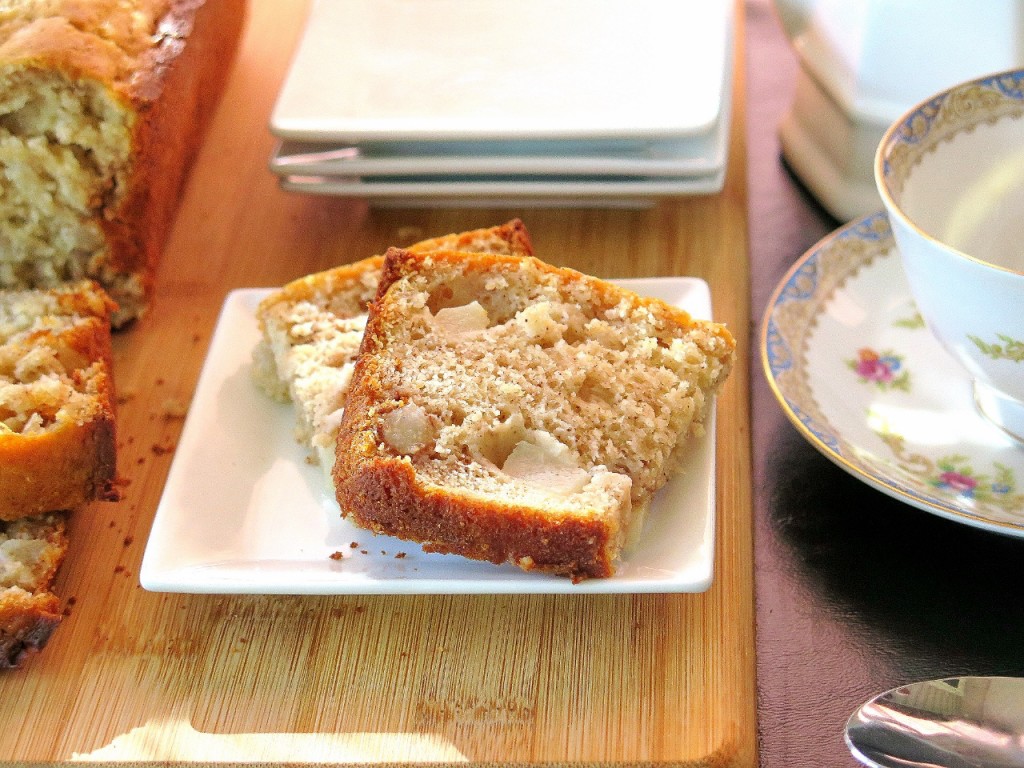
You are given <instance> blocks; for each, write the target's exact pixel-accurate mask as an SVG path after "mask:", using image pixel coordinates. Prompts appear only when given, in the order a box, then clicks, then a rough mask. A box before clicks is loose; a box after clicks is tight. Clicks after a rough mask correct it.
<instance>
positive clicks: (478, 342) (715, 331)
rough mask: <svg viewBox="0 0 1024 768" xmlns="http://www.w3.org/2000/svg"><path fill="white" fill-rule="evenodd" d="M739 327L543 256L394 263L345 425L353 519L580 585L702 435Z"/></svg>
mask: <svg viewBox="0 0 1024 768" xmlns="http://www.w3.org/2000/svg"><path fill="white" fill-rule="evenodd" d="M734 349H735V342H734V340H733V337H732V336H731V335H730V333H729V332H728V330H726V328H725V327H724V326H722V325H719V324H717V323H713V322H707V321H699V320H695V319H693V318H692V317H690V315H688V314H687V313H686V312H684V311H682V310H680V309H678V308H675V307H672V306H670V305H668V304H666V303H664V302H661V301H658V300H654V299H647V298H641V297H639V296H637V295H636V294H634V293H632V292H630V291H628V290H625V289H623V288H620V287H617V286H615V285H613V284H611V283H608V282H604V281H602V280H598V279H596V278H592V277H588V276H585V275H582V274H580V273H578V272H575V271H572V270H569V269H559V268H556V267H553V266H550V265H548V264H545V263H543V262H541V261H539V260H537V259H535V258H529V257H516V256H502V255H482V254H472V253H460V252H453V251H436V252H427V253H412V252H410V251H407V250H399V249H392V250H390V251H389V252H388V253H387V256H386V259H385V264H384V268H383V272H382V276H381V281H380V285H379V288H378V294H377V298H376V300H375V301H374V303H373V304H371V305H370V311H369V317H368V321H367V324H366V330H365V333H364V336H363V342H362V347H361V349H360V353H359V357H358V358H357V362H356V366H355V370H354V372H353V376H352V383H351V387H350V389H349V393H348V400H347V403H346V407H345V412H344V416H343V418H342V423H341V427H340V430H339V437H338V443H337V457H336V461H335V465H334V481H335V487H336V491H337V498H338V502H339V504H340V506H341V511H342V514H343V515H346V516H347V517H349V518H350V519H351V520H353V521H354V522H355V523H357V524H358V525H360V526H363V527H366V528H369V529H372V530H374V531H377V532H380V533H385V534H389V535H392V536H397V537H400V538H402V539H406V540H411V541H417V542H421V543H422V545H423V547H424V549H425V550H427V551H433V552H447V553H455V554H459V555H463V556H466V557H469V558H474V559H479V560H487V561H491V562H494V563H504V562H512V563H515V564H517V565H519V566H520V567H522V568H524V569H528V570H529V569H538V570H542V571H548V572H552V573H556V574H563V575H567V576H570V577H573V578H574V579H581V578H586V577H603V576H609V575H611V574H613V572H614V569H615V563H616V559H617V558H618V556H619V554H620V551H621V549H622V546H623V542H624V541H625V540H626V536H627V532H628V530H629V528H630V525H631V523H632V522H633V521H634V519H635V518H637V517H638V515H639V513H640V512H641V511H642V510H643V509H644V508H645V507H646V505H647V504H648V502H649V501H650V499H651V497H652V495H653V494H654V493H655V491H657V490H658V489H659V488H660V487H661V486H662V485H663V484H664V483H665V481H666V480H667V478H668V477H669V476H670V474H671V473H672V472H673V470H674V468H675V466H676V463H677V461H678V456H679V452H680V451H681V450H685V446H686V444H687V443H688V441H690V440H691V439H692V438H693V437H694V436H697V435H701V434H702V432H703V429H704V421H705V417H706V415H707V413H708V410H709V408H710V405H711V403H712V399H713V395H714V394H715V392H716V391H717V389H718V388H719V387H720V386H721V384H722V382H723V381H724V380H725V378H726V376H727V375H728V372H729V370H730V368H731V366H732V364H733V357H734Z"/></svg>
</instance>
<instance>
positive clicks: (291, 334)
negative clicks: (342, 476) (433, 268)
mask: <svg viewBox="0 0 1024 768" xmlns="http://www.w3.org/2000/svg"><path fill="white" fill-rule="evenodd" d="M439 248H449V249H462V250H474V251H483V252H486V253H507V254H522V255H529V254H531V253H532V252H533V251H532V246H531V245H530V238H529V234H528V233H527V231H526V227H525V226H524V225H523V223H522V222H521V221H518V220H513V221H510V222H508V223H506V224H502V225H500V226H496V227H489V228H487V229H476V230H472V231H469V232H460V233H457V234H452V235H445V236H443V237H438V238H433V239H431V240H424V241H423V242H420V243H417V244H416V245H413V246H411V247H410V250H412V251H417V252H418V251H432V250H437V249H439ZM383 263H384V258H383V257H382V256H373V257H371V258H368V259H364V260H362V261H359V262H356V263H355V264H347V265H345V266H341V267H336V268H334V269H329V270H327V271H325V272H318V273H316V274H313V275H309V276H307V277H303V278H300V279H298V280H295V281H294V282H291V283H289V284H288V285H286V286H284V287H283V288H282V289H281V290H279V291H276V292H275V293H273V294H271V295H270V296H268V297H267V298H266V299H264V300H263V302H261V304H260V306H259V308H258V309H257V312H256V317H257V320H258V322H259V326H260V331H261V333H262V339H261V341H260V343H259V344H258V345H257V347H256V350H255V351H254V354H253V375H254V377H255V379H256V382H257V383H258V384H259V385H260V387H261V388H262V389H263V390H264V391H266V392H267V394H269V395H270V396H271V397H274V398H275V399H277V400H280V401H282V402H287V401H289V400H290V401H292V402H293V403H294V405H295V409H296V412H297V415H298V424H297V427H296V432H295V434H296V439H297V440H298V441H299V442H301V443H304V444H305V445H306V446H307V447H309V448H310V449H311V452H310V460H311V461H313V462H317V463H319V464H320V465H321V466H322V467H323V468H324V470H325V472H326V473H327V474H328V475H330V470H331V466H332V465H333V464H334V444H335V442H336V440H337V431H338V425H339V424H340V422H341V414H342V411H343V408H344V405H345V395H346V393H347V391H348V383H349V380H350V378H351V376H352V361H353V359H354V358H355V356H356V353H357V352H358V351H359V344H360V342H361V341H362V338H363V327H364V325H365V324H366V307H367V305H368V304H369V303H370V301H371V300H372V299H373V297H374V296H375V295H376V292H377V282H378V279H379V277H380V269H381V266H382V264H383Z"/></svg>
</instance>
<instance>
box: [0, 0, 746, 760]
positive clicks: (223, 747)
mask: <svg viewBox="0 0 1024 768" xmlns="http://www.w3.org/2000/svg"><path fill="white" fill-rule="evenodd" d="M305 7H306V6H305V3H304V2H299V1H298V0H253V4H252V6H251V13H250V19H249V22H248V27H247V31H246V36H245V39H244V42H243V47H242V49H241V52H240V55H239V58H238V61H237V63H236V65H235V69H234V72H233V76H232V79H231V82H230V84H229V88H228V91H227V93H226V95H225V98H224V101H223V103H222V105H221V108H220V110H219V112H218V115H217V118H216V120H215V122H214V124H213V126H212V129H211V133H210V135H209V138H208V141H207V143H206V145H205V147H204V150H203V152H202V154H201V156H200V159H199V163H198V165H197V167H196V169H195V171H194V173H193V174H192V177H191V180H190V183H189V186H188V188H187V191H186V194H185V197H184V199H183V201H182V206H181V209H180V213H179V217H178V220H177V224H176V227H175V229H174V232H173V235H172V238H171V241H170V243H169V245H168V248H167V251H166V253H165V257H164V260H163V263H162V265H161V270H160V274H159V280H158V288H157V296H156V303H155V306H154V308H153V310H152V312H151V313H150V314H149V315H148V316H147V317H146V318H145V320H143V321H142V322H141V323H139V324H138V325H137V326H136V327H134V328H132V329H131V330H129V331H128V332H126V333H123V334H121V335H119V336H118V338H117V339H116V343H115V347H116V349H115V358H116V359H115V366H116V376H117V384H118V388H119V392H120V395H121V404H120V410H119V449H120V454H119V465H120V471H121V474H122V475H123V476H124V477H125V478H126V479H127V481H128V485H127V486H126V487H125V489H124V491H125V494H124V495H125V498H124V500H123V501H121V502H120V503H117V504H96V505H94V506H92V507H90V508H88V509H86V510H82V511H81V512H79V513H77V514H76V515H75V516H74V518H73V521H72V530H71V535H72V549H71V553H70V555H69V558H68V560H67V562H66V564H65V566H64V568H63V570H62V572H61V575H60V577H59V581H58V585H57V589H58V594H60V595H62V596H63V597H64V598H65V599H66V600H67V602H68V615H67V618H66V619H65V621H64V622H63V624H62V626H61V627H59V628H58V630H57V632H56V633H55V635H54V637H53V639H52V640H51V642H50V644H49V646H48V647H47V648H46V650H45V651H44V652H43V653H42V654H41V655H39V656H37V657H36V658H35V659H33V660H32V661H31V662H30V663H29V664H28V665H27V666H25V667H24V668H23V669H20V670H16V671H13V672H11V673H7V674H4V675H3V676H0V711H2V712H3V713H4V715H5V722H7V723H8V724H9V726H8V727H6V728H3V729H0V758H2V759H13V760H27V761H55V762H59V761H64V760H70V759H71V758H72V757H73V756H75V755H78V756H90V755H91V756H93V757H107V758H108V759H109V758H117V759H125V760H151V759H159V760H186V761H187V760H228V761H239V762H244V761H250V760H256V761H261V760H262V761H268V762H279V761H285V760H287V761H308V762H342V761H361V762H373V761H392V762H393V761H415V762H458V761H464V760H470V761H473V762H497V761H501V762H515V763H535V762H574V763H615V762H637V761H638V762H658V763H677V764H694V765H709V766H710V765H714V766H733V765H735V766H754V765H755V764H756V762H757V759H756V745H755V722H754V720H755V692H754V685H755V683H754V657H753V652H754V627H753V613H754V611H753V584H752V581H753V566H752V558H751V552H752V541H751V535H752V534H751V531H752V521H751V471H750V442H749V413H748V369H747V364H746V361H747V360H748V359H749V358H748V355H749V349H748V335H749V333H748V323H749V320H750V318H749V286H748V264H747V239H746V238H747V235H746V182H745V148H744V131H743V124H744V110H743V93H744V89H743V82H742V81H743V78H742V72H743V64H742V60H741V59H740V60H739V61H738V62H737V67H736V71H737V82H736V86H735V88H734V92H735V94H737V95H736V97H735V106H734V111H733V125H734V128H733V132H732V146H731V159H730V167H729V173H728V179H727V182H726V188H725V190H724V191H723V192H722V193H721V194H718V195H713V196H708V197H701V198H681V199H672V200H665V201H661V202H659V203H658V204H657V205H655V206H654V207H652V208H650V209H649V210H643V211H619V210H610V211H609V210H587V209H582V210H574V209H550V210H517V209H514V208H508V209H490V210H375V209H371V208H368V207H367V206H366V205H365V204H363V203H361V202H358V201H352V200H342V199H335V198H327V197H311V196H310V197H303V196H299V195H294V194H287V193H284V192H282V191H280V190H279V189H278V187H277V186H276V183H275V179H274V178H273V177H272V175H271V174H270V173H269V172H268V171H267V169H266V163H267V158H268V157H269V154H270V152H271V149H272V144H273V142H272V139H271V137H270V136H269V134H268V132H267V128H266V126H267V120H268V116H269V114H270V110H271V107H272V105H273V101H274V99H275V96H276V93H277V90H278V88H279V86H280V83H281V79H282V76H283V73H284V71H285V69H286V67H287V64H288V61H289V58H290V55H291V51H292V48H293V46H294V43H295V40H296V37H297V34H298V32H299V29H300V27H301V23H302V20H303V18H304V13H305ZM739 10H740V12H741V13H742V4H740V9H739ZM741 21H742V19H741ZM736 39H737V40H740V41H742V40H743V30H742V24H741V26H740V28H739V29H738V30H737V33H736ZM512 216H521V217H522V218H523V219H524V220H525V221H526V224H527V226H528V227H529V229H530V231H531V233H532V234H533V237H534V243H535V246H536V249H537V252H538V255H539V256H541V258H544V259H545V260H548V261H550V262H552V263H556V264H559V265H565V266H571V267H574V268H576V269H580V270H583V271H586V272H590V273H592V274H595V275H598V276H604V277H631V276H655V275H697V276H700V277H703V278H705V279H706V280H707V281H708V282H709V284H710V285H711V288H712V294H713V300H714V305H715V314H716V319H720V320H723V321H725V322H726V323H728V324H729V325H730V327H731V328H732V329H733V331H734V333H735V335H736V336H737V338H738V340H739V355H740V357H739V361H740V362H739V364H738V365H737V366H736V369H735V371H734V373H733V374H732V376H731V378H730V380H729V382H728V383H727V385H726V387H725V390H724V392H723V394H722V395H721V396H720V398H719V402H718V408H719V420H718V430H719V434H718V485H717V488H718V491H717V492H718V521H719V524H718V533H717V551H716V573H715V580H714V583H713V586H712V588H711V589H710V590H709V591H708V592H707V593H704V594H700V595H640V596H630V595H624V596H622V595H619V596H572V595H569V596H442V597H422V596H353V597H265V596H205V595H173V594H154V593H149V592H146V591H144V590H142V589H141V587H140V586H139V584H138V571H139V565H140V562H141V559H142V552H143V549H144V546H145V541H146V537H147V535H148V532H149V527H150V524H151V522H152V519H153V514H154V511H155V509H156V506H157V502H158V500H159V497H160V493H161V490H162V487H163V483H164V481H165V479H166V476H167V471H168V468H169V466H170V462H171V460H172V457H173V451H174V446H175V443H176V441H177V438H178V435H179V433H180V430H181V419H180V418H176V417H173V416H171V415H169V413H171V412H173V411H174V408H173V407H172V406H173V405H174V404H175V403H187V402H188V400H189V398H190V397H191V394H192V392H193V389H194V387H195V383H196V379H197V377H198V374H199V369H200V366H201V364H202V361H203V358H204V355H205V352H206V348H207V345H208V343H209V340H210V335H211V332H212V329H213V326H214V323H215V321H216V317H217V312H218V310H219V308H220V305H221V302H222V301H223V299H224V296H225V294H226V292H227V291H228V290H230V289H233V288H236V287H244V286H271V285H279V284H281V283H283V282H285V281H287V280H290V279H292V278H295V277H297V276H300V275H303V274H306V273H309V272H312V271H315V270H319V269H323V268H326V267H329V266H333V265H335V264H338V263H343V262H350V261H354V260H357V259H360V258H363V257H364V256H367V255H370V254H372V253H379V252H382V251H383V249H384V248H386V247H387V246H388V245H405V244H409V243H412V242H414V241H416V240H419V239H422V238H424V237H427V236H433V235H440V234H444V233H447V232H453V231H459V230H464V229H470V228H474V227H481V226H488V225H491V224H493V223H498V222H501V221H504V220H506V219H508V218H510V217H512Z"/></svg>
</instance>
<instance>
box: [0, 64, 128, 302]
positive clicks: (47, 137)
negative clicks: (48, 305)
mask: <svg viewBox="0 0 1024 768" xmlns="http://www.w3.org/2000/svg"><path fill="white" fill-rule="evenodd" d="M0 48H2V46H0ZM132 115H133V112H132V111H131V110H128V109H126V108H125V106H124V105H123V104H122V103H121V102H119V101H118V99H117V98H116V97H115V96H113V95H112V94H111V93H110V92H109V91H108V90H107V89H105V88H103V87H102V86H101V85H99V84H98V83H97V82H95V81H92V80H88V79H77V80H76V79H72V78H70V77H68V76H66V75H65V74H63V73H61V72H58V71H53V70H50V71H44V70H42V69H37V68H33V67H31V66H13V67H6V68H3V69H0V173H2V175H3V186H2V191H0V285H4V286H7V287H25V286H41V287H51V286H54V285H57V284H58V283H60V282H63V281H71V280H78V279H81V278H83V277H91V278H94V279H96V280H98V281H99V282H101V283H103V284H104V285H106V286H108V287H113V290H114V291H115V292H118V293H119V294H123V295H128V296H131V295H140V296H141V293H142V287H141V286H132V285H129V284H128V283H129V282H130V281H131V280H133V278H132V277H130V276H127V275H120V276H115V275H114V274H112V273H111V274H107V271H109V266H108V261H107V254H106V248H107V246H106V244H105V240H104V237H103V232H102V230H101V225H100V223H99V220H101V219H103V218H104V216H108V215H109V212H110V211H112V210H113V209H114V207H115V205H116V203H117V201H118V200H119V198H120V197H121V195H122V194H123V190H124V185H125V179H126V178H127V173H128V170H129V155H130V150H129V148H130V143H131V133H132V128H133V121H134V118H133V117H132Z"/></svg>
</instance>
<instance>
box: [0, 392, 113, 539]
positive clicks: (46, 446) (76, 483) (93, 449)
mask: <svg viewBox="0 0 1024 768" xmlns="http://www.w3.org/2000/svg"><path fill="white" fill-rule="evenodd" d="M114 444H115V431H114V416H113V413H112V412H111V411H110V409H108V408H104V409H103V410H102V412H101V413H99V414H97V415H96V417H95V418H93V419H92V420H90V421H89V422H88V423H86V424H82V425H78V424H63V425H61V426H60V427H58V428H57V429H55V430H53V431H50V432H44V433H40V434H34V435H15V434H10V433H0V456H2V457H3V463H0V520H17V519H19V518H22V517H25V516H26V515H35V514H39V513H42V512H49V511H52V510H59V509H64V510H71V509H75V508H77V507H80V506H82V505H83V504H85V503H87V502H90V501H93V500H94V499H101V500H105V501H115V500H117V498H118V493H117V488H116V485H115V481H116V479H117V466H116V463H117V462H116V450H115V447H114Z"/></svg>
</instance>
